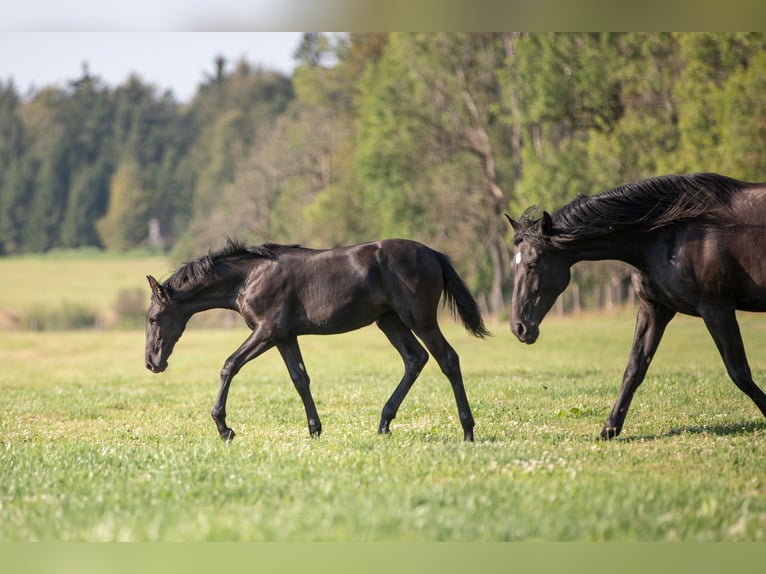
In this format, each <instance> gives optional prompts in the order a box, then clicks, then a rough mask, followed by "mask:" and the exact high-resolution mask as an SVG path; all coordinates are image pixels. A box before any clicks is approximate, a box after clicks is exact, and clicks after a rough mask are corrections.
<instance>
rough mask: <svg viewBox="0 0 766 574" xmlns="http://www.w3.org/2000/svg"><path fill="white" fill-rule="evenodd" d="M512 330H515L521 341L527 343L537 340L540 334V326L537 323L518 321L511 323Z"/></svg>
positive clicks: (514, 332)
mask: <svg viewBox="0 0 766 574" xmlns="http://www.w3.org/2000/svg"><path fill="white" fill-rule="evenodd" d="M511 331H513V334H514V335H516V338H517V339H518V340H519V341H521V342H522V343H526V344H527V345H531V344H532V343H534V342H535V341H537V337H539V336H540V326H539V325H538V324H537V323H524V322H522V321H517V322H514V323H511Z"/></svg>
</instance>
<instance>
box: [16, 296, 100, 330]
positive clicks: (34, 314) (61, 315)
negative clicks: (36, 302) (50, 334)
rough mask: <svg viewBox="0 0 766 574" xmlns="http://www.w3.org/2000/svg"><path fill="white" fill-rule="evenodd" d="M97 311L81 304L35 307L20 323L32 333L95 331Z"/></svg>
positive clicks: (65, 303) (67, 303)
mask: <svg viewBox="0 0 766 574" xmlns="http://www.w3.org/2000/svg"><path fill="white" fill-rule="evenodd" d="M96 315H97V314H96V311H94V310H93V309H90V308H89V307H87V306H85V305H82V304H79V303H70V302H66V301H65V302H64V303H62V304H61V305H59V306H58V307H35V308H32V309H30V310H28V311H27V312H26V313H24V314H23V315H22V317H21V319H20V321H19V324H20V327H21V328H22V329H29V330H31V331H66V330H79V329H93V328H94V327H95V326H96Z"/></svg>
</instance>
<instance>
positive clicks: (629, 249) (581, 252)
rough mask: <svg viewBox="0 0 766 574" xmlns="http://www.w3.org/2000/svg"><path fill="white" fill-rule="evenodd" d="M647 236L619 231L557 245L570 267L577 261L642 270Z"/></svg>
mask: <svg viewBox="0 0 766 574" xmlns="http://www.w3.org/2000/svg"><path fill="white" fill-rule="evenodd" d="M647 236H648V234H647V233H645V232H635V231H620V232H614V233H610V234H606V235H595V236H584V237H579V238H575V239H570V240H568V241H567V242H566V243H560V244H558V245H557V250H559V251H560V252H561V253H562V254H563V255H564V256H565V257H566V258H567V259H568V260H569V263H570V265H574V264H575V263H577V262H578V261H603V260H615V261H622V262H624V263H627V264H629V265H632V266H633V267H636V268H638V269H644V268H645V266H646V261H647V252H646V250H647V244H648V241H647V239H648V237H647Z"/></svg>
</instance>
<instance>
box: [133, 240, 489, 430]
mask: <svg viewBox="0 0 766 574" xmlns="http://www.w3.org/2000/svg"><path fill="white" fill-rule="evenodd" d="M147 279H148V280H149V285H150V286H151V288H152V301H151V306H150V307H149V312H148V314H147V319H146V366H147V368H148V369H150V370H151V371H152V372H155V373H159V372H161V371H163V370H164V369H165V368H167V364H168V357H169V356H170V354H171V352H172V351H173V346H174V345H175V344H176V342H177V341H178V339H179V337H180V336H181V334H182V333H183V331H184V328H185V326H186V323H187V321H188V320H189V318H190V317H191V316H192V315H193V314H195V313H198V312H200V311H205V310H207V309H211V308H224V309H233V310H235V311H238V312H239V313H240V314H241V315H242V317H243V318H244V320H245V323H247V325H248V327H250V329H252V333H251V334H250V336H249V337H248V338H247V340H246V341H245V342H244V343H242V345H241V346H240V347H239V349H237V350H236V351H235V352H234V353H233V354H232V355H231V356H230V357H229V358H228V359H227V360H226V362H225V363H224V366H223V369H222V370H221V387H220V391H219V392H218V398H217V400H216V402H215V406H214V407H213V412H212V414H213V420H214V421H215V424H216V426H217V427H218V433H219V434H220V435H221V438H223V439H225V440H229V439H232V438H233V437H234V431H233V430H231V429H230V428H229V427H228V426H226V397H227V395H228V393H229V385H230V384H231V380H232V378H233V377H234V376H235V375H236V374H237V373H238V372H239V370H240V369H241V368H242V367H243V366H244V365H245V363H247V362H248V361H251V360H252V359H255V358H256V357H257V356H259V355H260V354H262V353H263V352H264V351H266V350H268V349H270V348H272V347H274V346H276V347H277V349H279V352H280V353H281V355H282V358H283V359H284V361H285V364H286V365H287V369H288V371H289V373H290V378H291V379H292V381H293V383H294V384H295V388H296V389H297V391H298V394H299V395H300V397H301V399H303V405H304V407H305V409H306V417H307V418H308V427H309V433H310V434H311V435H312V436H319V434H320V433H321V432H322V423H321V422H320V420H319V415H318V414H317V410H316V406H315V405H314V399H313V398H312V396H311V391H310V390H309V376H308V374H307V373H306V368H305V366H304V364H303V358H302V357H301V351H300V348H299V347H298V336H300V335H307V334H319V335H329V334H333V333H343V332H347V331H352V330H355V329H359V328H361V327H363V326H365V325H369V324H370V323H372V322H373V321H374V322H376V324H377V326H378V327H379V328H380V330H381V331H383V333H385V335H386V336H387V337H388V340H389V341H390V342H391V344H392V345H393V346H394V347H395V348H396V350H397V351H399V353H400V354H401V356H402V359H403V360H404V377H403V378H402V380H401V382H400V383H399V386H397V387H396V390H395V391H394V393H393V394H392V395H391V398H389V399H388V402H387V403H386V405H385V406H384V407H383V414H382V416H381V419H380V426H379V428H378V432H380V433H388V432H389V425H390V423H391V420H392V419H393V418H394V417H395V416H396V413H397V410H398V409H399V406H400V405H401V403H402V401H403V400H404V397H405V396H406V395H407V392H408V391H409V390H410V387H411V386H412V384H413V383H414V382H415V379H416V378H417V377H418V375H419V374H420V371H421V370H422V369H423V366H424V365H425V364H426V361H427V360H428V353H427V352H426V350H425V349H424V348H423V346H422V345H421V344H420V343H419V342H418V340H417V339H416V338H415V335H417V336H418V337H419V338H420V340H421V341H422V342H423V343H424V344H425V346H426V348H427V349H428V351H430V353H431V354H432V355H433V356H434V358H435V359H436V361H437V362H438V363H439V367H440V368H441V370H442V371H443V372H444V374H445V375H446V376H447V378H448V379H449V381H450V383H451V385H452V390H453V391H454V393H455V400H456V401H457V406H458V414H459V416H460V423H461V424H462V426H463V433H464V438H465V440H467V441H472V440H473V428H474V420H473V416H472V415H471V408H470V406H469V404H468V398H467V397H466V393H465V388H464V387H463V378H462V375H461V372H460V362H459V359H458V355H457V353H456V352H455V351H454V349H453V348H452V347H451V346H450V344H449V343H448V342H447V340H446V339H445V338H444V336H443V335H442V333H441V331H440V329H439V325H438V323H437V311H438V304H439V300H440V298H441V295H442V293H444V296H445V304H448V305H449V306H450V308H451V310H452V313H453V315H455V314H456V313H458V314H459V315H460V318H461V319H462V321H463V324H464V325H465V327H466V329H467V330H468V331H469V332H471V333H472V334H473V335H475V336H477V337H483V336H485V335H486V334H488V332H487V330H486V328H485V327H484V323H483V321H482V318H481V314H480V312H479V309H478V306H477V305H476V301H475V300H474V299H473V297H472V296H471V294H470V292H469V291H468V289H467V288H466V286H465V284H464V283H463V281H462V280H461V279H460V277H459V276H458V274H457V272H456V271H455V269H454V268H453V267H452V265H451V264H450V262H449V260H448V258H447V256H446V255H444V254H442V253H439V252H437V251H434V250H433V249H431V248H429V247H426V246H425V245H422V244H420V243H416V242H414V241H408V240H403V239H389V240H383V241H377V242H374V243H365V244H362V245H354V246H351V247H343V248H340V249H330V250H312V249H305V248H302V247H299V246H294V245H293V246H284V245H273V244H268V245H262V246H259V247H245V246H243V245H242V244H240V243H237V242H233V241H231V240H229V241H228V243H227V244H226V246H225V247H224V248H223V249H221V250H220V251H217V252H212V253H210V255H208V256H205V257H202V258H200V259H197V260H196V261H193V262H191V263H187V264H186V265H184V266H182V267H180V268H179V269H178V270H177V271H176V272H175V273H174V274H173V275H172V276H171V277H170V278H169V279H168V280H167V281H165V282H164V283H163V284H160V283H159V282H158V281H157V280H156V279H154V278H153V277H151V276H148V277H147ZM413 333H414V334H413Z"/></svg>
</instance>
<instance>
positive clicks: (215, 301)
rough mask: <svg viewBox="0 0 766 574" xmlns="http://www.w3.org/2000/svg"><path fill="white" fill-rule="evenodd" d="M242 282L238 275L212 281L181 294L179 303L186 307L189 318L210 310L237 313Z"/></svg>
mask: <svg viewBox="0 0 766 574" xmlns="http://www.w3.org/2000/svg"><path fill="white" fill-rule="evenodd" d="M242 281H243V279H242V277H239V276H236V275H229V276H226V277H220V278H215V279H211V280H208V281H206V282H204V283H202V284H200V285H197V286H195V287H193V288H191V289H189V290H188V291H186V292H184V293H182V294H180V296H179V297H178V299H177V301H178V302H179V303H180V304H182V305H184V306H185V307H186V309H187V311H188V313H189V316H191V315H194V314H195V313H199V312H201V311H207V310H209V309H231V310H233V311H236V310H237V305H236V301H237V295H238V294H239V290H240V287H241V285H242Z"/></svg>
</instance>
